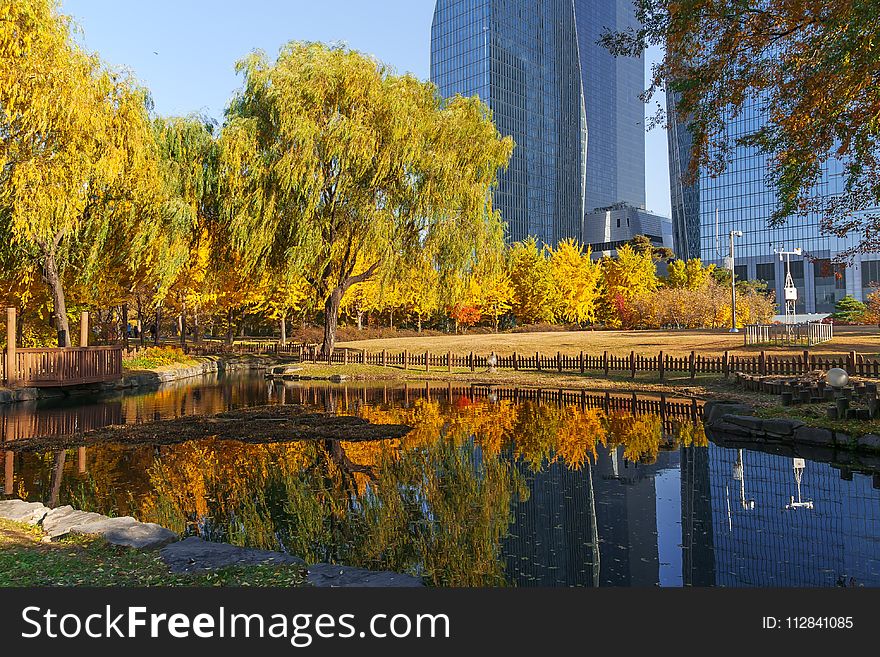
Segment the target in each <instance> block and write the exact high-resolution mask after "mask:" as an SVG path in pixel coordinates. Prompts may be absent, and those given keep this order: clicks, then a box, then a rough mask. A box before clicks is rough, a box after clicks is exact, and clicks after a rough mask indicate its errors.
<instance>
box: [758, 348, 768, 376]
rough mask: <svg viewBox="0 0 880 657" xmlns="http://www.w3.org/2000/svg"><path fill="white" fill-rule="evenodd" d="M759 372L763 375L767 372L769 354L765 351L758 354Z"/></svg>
mask: <svg viewBox="0 0 880 657" xmlns="http://www.w3.org/2000/svg"><path fill="white" fill-rule="evenodd" d="M758 374H760V375H761V376H764V375H765V374H767V354H766V352H764V351H762V352H761V354H760V355H759V356H758Z"/></svg>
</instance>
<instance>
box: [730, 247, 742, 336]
mask: <svg viewBox="0 0 880 657" xmlns="http://www.w3.org/2000/svg"><path fill="white" fill-rule="evenodd" d="M742 235H743V234H742V231H741V230H732V231H730V332H731V333H739V329H738V328H737V327H736V269H735V267H734V260H733V256H734V254H733V238H734V237H742Z"/></svg>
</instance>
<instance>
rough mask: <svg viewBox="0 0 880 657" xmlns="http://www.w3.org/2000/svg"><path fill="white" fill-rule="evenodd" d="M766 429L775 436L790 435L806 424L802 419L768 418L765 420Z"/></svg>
mask: <svg viewBox="0 0 880 657" xmlns="http://www.w3.org/2000/svg"><path fill="white" fill-rule="evenodd" d="M762 426H763V427H764V431H766V432H767V433H769V434H773V435H775V436H782V437H790V436H792V435H794V432H795V430H796V429H798V428H799V427H802V426H804V423H803V422H801V421H800V420H789V419H787V418H768V419H766V420H764V422H763V425H762Z"/></svg>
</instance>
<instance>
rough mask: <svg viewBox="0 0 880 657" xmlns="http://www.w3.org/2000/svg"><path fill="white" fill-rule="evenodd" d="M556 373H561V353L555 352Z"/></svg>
mask: <svg viewBox="0 0 880 657" xmlns="http://www.w3.org/2000/svg"><path fill="white" fill-rule="evenodd" d="M556 371H557V372H561V371H562V352H561V351H557V352H556Z"/></svg>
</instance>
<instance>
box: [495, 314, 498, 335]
mask: <svg viewBox="0 0 880 657" xmlns="http://www.w3.org/2000/svg"><path fill="white" fill-rule="evenodd" d="M495 332H496V333H498V315H495Z"/></svg>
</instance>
